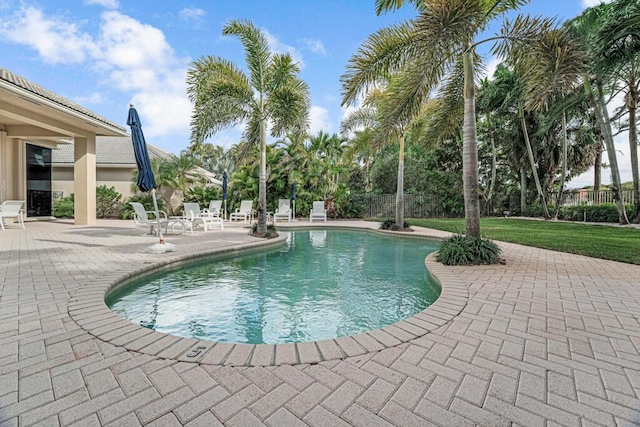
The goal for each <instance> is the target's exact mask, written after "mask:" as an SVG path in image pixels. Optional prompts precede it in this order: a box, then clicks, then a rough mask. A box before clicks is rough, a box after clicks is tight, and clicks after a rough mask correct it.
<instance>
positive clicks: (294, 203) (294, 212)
mask: <svg viewBox="0 0 640 427" xmlns="http://www.w3.org/2000/svg"><path fill="white" fill-rule="evenodd" d="M292 220H293V221H295V220H296V199H293V218H292Z"/></svg>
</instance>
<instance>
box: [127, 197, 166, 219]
mask: <svg viewBox="0 0 640 427" xmlns="http://www.w3.org/2000/svg"><path fill="white" fill-rule="evenodd" d="M129 202H140V203H142V205H143V206H144V210H146V211H152V210H154V207H153V197H152V196H151V194H148V193H139V194H136V195H133V196H131V197H130V198H129V200H127V203H124V204H123V205H122V207H121V208H120V218H121V219H133V207H131V205H130V204H129ZM163 209H164V202H163V201H162V199H160V198H158V210H163Z"/></svg>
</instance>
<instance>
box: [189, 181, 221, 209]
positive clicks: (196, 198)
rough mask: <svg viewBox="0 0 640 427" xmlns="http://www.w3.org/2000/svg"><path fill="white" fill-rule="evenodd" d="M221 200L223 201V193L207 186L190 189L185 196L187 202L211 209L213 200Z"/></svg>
mask: <svg viewBox="0 0 640 427" xmlns="http://www.w3.org/2000/svg"><path fill="white" fill-rule="evenodd" d="M220 199H222V191H221V190H219V189H217V188H215V187H211V186H207V185H200V186H196V187H193V188H190V189H188V190H187V192H186V193H185V195H184V201H185V202H195V203H198V204H199V205H200V206H203V207H209V202H210V201H211V200H220Z"/></svg>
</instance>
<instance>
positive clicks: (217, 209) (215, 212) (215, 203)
mask: <svg viewBox="0 0 640 427" xmlns="http://www.w3.org/2000/svg"><path fill="white" fill-rule="evenodd" d="M202 215H203V216H204V215H207V216H222V200H211V201H210V202H209V208H208V209H202Z"/></svg>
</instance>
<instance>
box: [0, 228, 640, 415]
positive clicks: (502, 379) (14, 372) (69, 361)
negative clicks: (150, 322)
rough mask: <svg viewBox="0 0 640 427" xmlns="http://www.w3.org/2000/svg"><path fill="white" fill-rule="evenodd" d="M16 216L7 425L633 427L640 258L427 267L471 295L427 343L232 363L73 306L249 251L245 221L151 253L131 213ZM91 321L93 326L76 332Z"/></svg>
mask: <svg viewBox="0 0 640 427" xmlns="http://www.w3.org/2000/svg"><path fill="white" fill-rule="evenodd" d="M298 224H299V225H306V223H303V222H300V223H298ZM330 225H338V226H341V225H355V226H365V227H366V226H370V225H369V224H367V223H363V222H352V223H350V222H339V223H333V224H330ZM9 227H11V226H9ZM9 227H8V228H7V231H5V232H4V233H2V232H0V427H5V426H30V425H41V426H58V425H63V426H68V425H74V426H93V425H96V426H98V425H117V426H119V427H124V426H137V425H152V426H179V425H189V426H219V425H229V426H252V425H270V426H289V425H292V426H293V425H300V426H304V425H310V426H341V425H342V426H347V425H355V426H366V427H373V426H379V425H380V426H385V425H398V426H413V425H416V426H431V425H439V426H443V427H448V426H458V425H460V426H467V425H468V426H473V425H481V426H510V425H513V426H516V425H517V426H548V427H551V426H577V427H578V426H582V427H586V426H598V425H601V426H634V425H640V400H639V397H640V353H639V351H640V285H639V283H640V266H632V265H627V264H621V263H615V262H609V261H602V260H595V259H592V258H586V257H581V256H576V255H569V254H562V253H557V252H552V251H545V250H540V249H535V248H529V247H524V246H518V245H511V244H504V245H502V246H503V248H504V249H505V258H506V259H507V265H505V266H502V265H496V266H489V267H473V268H459V267H458V268H444V267H434V268H435V270H436V273H437V274H438V275H439V277H440V278H442V279H443V281H444V282H445V284H446V283H454V284H457V285H458V286H460V284H463V285H465V286H466V287H467V288H468V302H467V304H466V306H464V308H463V310H462V312H461V313H460V314H459V315H457V316H455V317H453V320H451V321H448V322H447V323H446V324H444V325H443V326H440V327H439V328H437V329H435V330H434V331H432V332H430V333H428V334H426V335H424V336H421V337H420V338H417V339H413V340H410V341H409V342H403V343H401V344H398V345H395V346H394V345H393V344H394V343H393V341H392V340H389V339H388V337H386V335H379V334H376V335H374V338H373V339H372V340H371V341H366V342H365V341H363V340H360V341H355V345H356V346H358V348H359V349H360V351H359V352H360V353H363V354H360V355H357V356H352V357H348V358H345V359H334V360H329V361H321V362H319V363H313V364H294V365H280V366H264V367H262V366H255V367H251V366H242V367H235V366H224V364H223V365H214V364H207V363H202V364H198V363H192V362H184V361H179V360H176V358H178V357H179V356H180V354H181V353H178V354H175V356H174V357H169V356H168V355H165V357H164V358H161V357H158V356H154V355H153V354H152V353H153V352H151V351H146V352H138V351H134V350H127V348H125V345H126V346H127V347H131V346H132V345H134V346H135V345H137V346H138V347H140V348H147V350H148V347H149V346H148V345H147V344H145V343H144V342H143V341H140V340H144V339H145V336H147V337H149V335H148V334H149V333H148V332H147V331H144V330H142V332H140V330H141V328H138V327H137V326H134V327H132V328H131V329H126V328H127V327H128V326H129V325H126V326H125V328H121V327H118V328H114V325H115V323H114V324H112V323H109V321H108V320H104V319H106V317H105V318H103V317H100V316H108V314H107V315H105V314H101V313H100V312H99V310H100V307H88V308H85V309H84V315H83V313H82V312H81V310H82V309H81V308H79V307H78V306H77V304H78V301H81V300H82V298H85V297H86V296H87V295H88V294H90V293H91V292H98V293H99V292H103V291H100V290H99V289H98V288H96V286H98V285H100V284H102V285H103V287H104V284H109V283H113V282H114V281H115V280H120V279H121V278H123V277H126V276H127V275H132V274H136V273H138V272H140V271H142V270H145V269H149V268H151V267H152V266H154V265H157V264H158V263H162V262H165V263H166V262H168V261H172V260H178V259H180V258H183V257H185V256H192V255H197V254H199V253H202V252H204V251H210V250H212V249H214V248H215V249H219V250H234V249H236V248H239V247H242V246H244V245H247V244H250V243H251V242H253V241H255V239H253V238H251V237H249V236H247V235H246V230H244V229H242V228H240V227H238V226H235V227H227V228H226V229H225V231H222V232H221V231H219V230H213V231H210V232H207V233H203V232H196V233H195V234H194V235H193V236H190V235H180V236H171V237H169V239H168V240H169V241H171V242H174V243H176V245H177V246H178V252H176V253H173V254H165V255H149V254H146V253H144V249H145V248H146V247H147V246H149V245H150V244H151V243H154V242H155V239H154V238H153V237H141V236H136V235H135V233H136V231H135V230H134V229H133V228H132V227H131V225H130V224H129V223H128V222H120V221H100V222H99V223H98V225H97V226H93V227H77V226H73V225H71V224H68V223H63V222H56V223H28V224H27V229H26V230H19V229H17V228H15V227H12V228H9ZM420 233H424V234H430V235H434V236H437V235H442V233H439V232H435V231H433V230H420ZM427 263H428V265H430V261H428V262H427ZM91 289H93V291H91ZM94 296H95V295H94ZM74 307H75V308H74ZM94 309H95V313H93V312H92V311H93V310H94ZM69 311H71V312H72V313H73V318H72V317H71V316H70V315H69ZM88 318H89V319H90V318H93V319H94V322H93V323H94V325H93V326H92V327H94V329H91V328H90V327H88V326H86V325H83V327H81V326H79V323H82V322H81V321H80V319H88ZM96 322H98V323H99V322H103V325H102V329H100V330H98V332H96V329H95V328H97V327H96V325H95V323H96ZM118 326H120V325H118ZM84 328H86V329H87V330H92V334H94V335H98V336H99V337H100V338H96V337H95V336H94V335H92V334H90V333H88V332H87V331H86V330H85V329H84ZM406 328H407V329H406V330H404V335H407V333H411V330H412V328H411V326H410V325H409V326H406ZM110 330H111V331H113V333H112V334H111V335H109V334H108V331H110ZM395 333H396V335H402V334H403V330H402V329H401V328H399V330H398V331H396V332H395ZM414 333H415V331H414ZM101 334H102V335H101ZM136 334H140V336H139V337H138V336H137V335H136ZM123 337H126V338H123ZM118 339H120V341H122V342H123V344H122V345H116V344H114V343H118V342H119V341H118ZM147 339H148V340H149V339H150V338H147ZM169 340H174V341H172V342H171V343H169V342H168V341H169ZM176 340H177V339H176V338H174V337H170V336H169V337H166V341H164V342H163V341H162V340H159V341H154V342H155V343H159V344H157V346H158V347H162V348H172V346H173V347H178V346H177V345H174V344H175V343H174V342H175V341H176ZM400 341H405V339H401V340H400ZM136 342H137V343H138V344H135V343H136ZM132 343H133V344H132ZM172 343H174V344H172ZM145 346H146V347H145ZM367 346H368V347H369V349H368V350H367V348H366V347H367ZM376 347H377V348H381V349H382V350H377V351H372V350H373V348H376ZM385 347H388V348H385ZM213 348H214V349H215V348H216V347H213ZM174 350H175V349H174ZM182 350H186V348H184V349H182ZM182 350H181V351H182ZM342 351H345V349H344V348H342ZM176 352H177V351H176ZM211 352H213V349H212V350H211ZM229 356H230V355H229ZM297 357H300V355H299V354H298V356H297ZM225 360H226V359H225ZM242 360H246V361H247V363H248V362H249V361H250V360H251V359H250V358H249V355H246V357H245V358H244V359H242ZM297 360H300V359H297Z"/></svg>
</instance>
